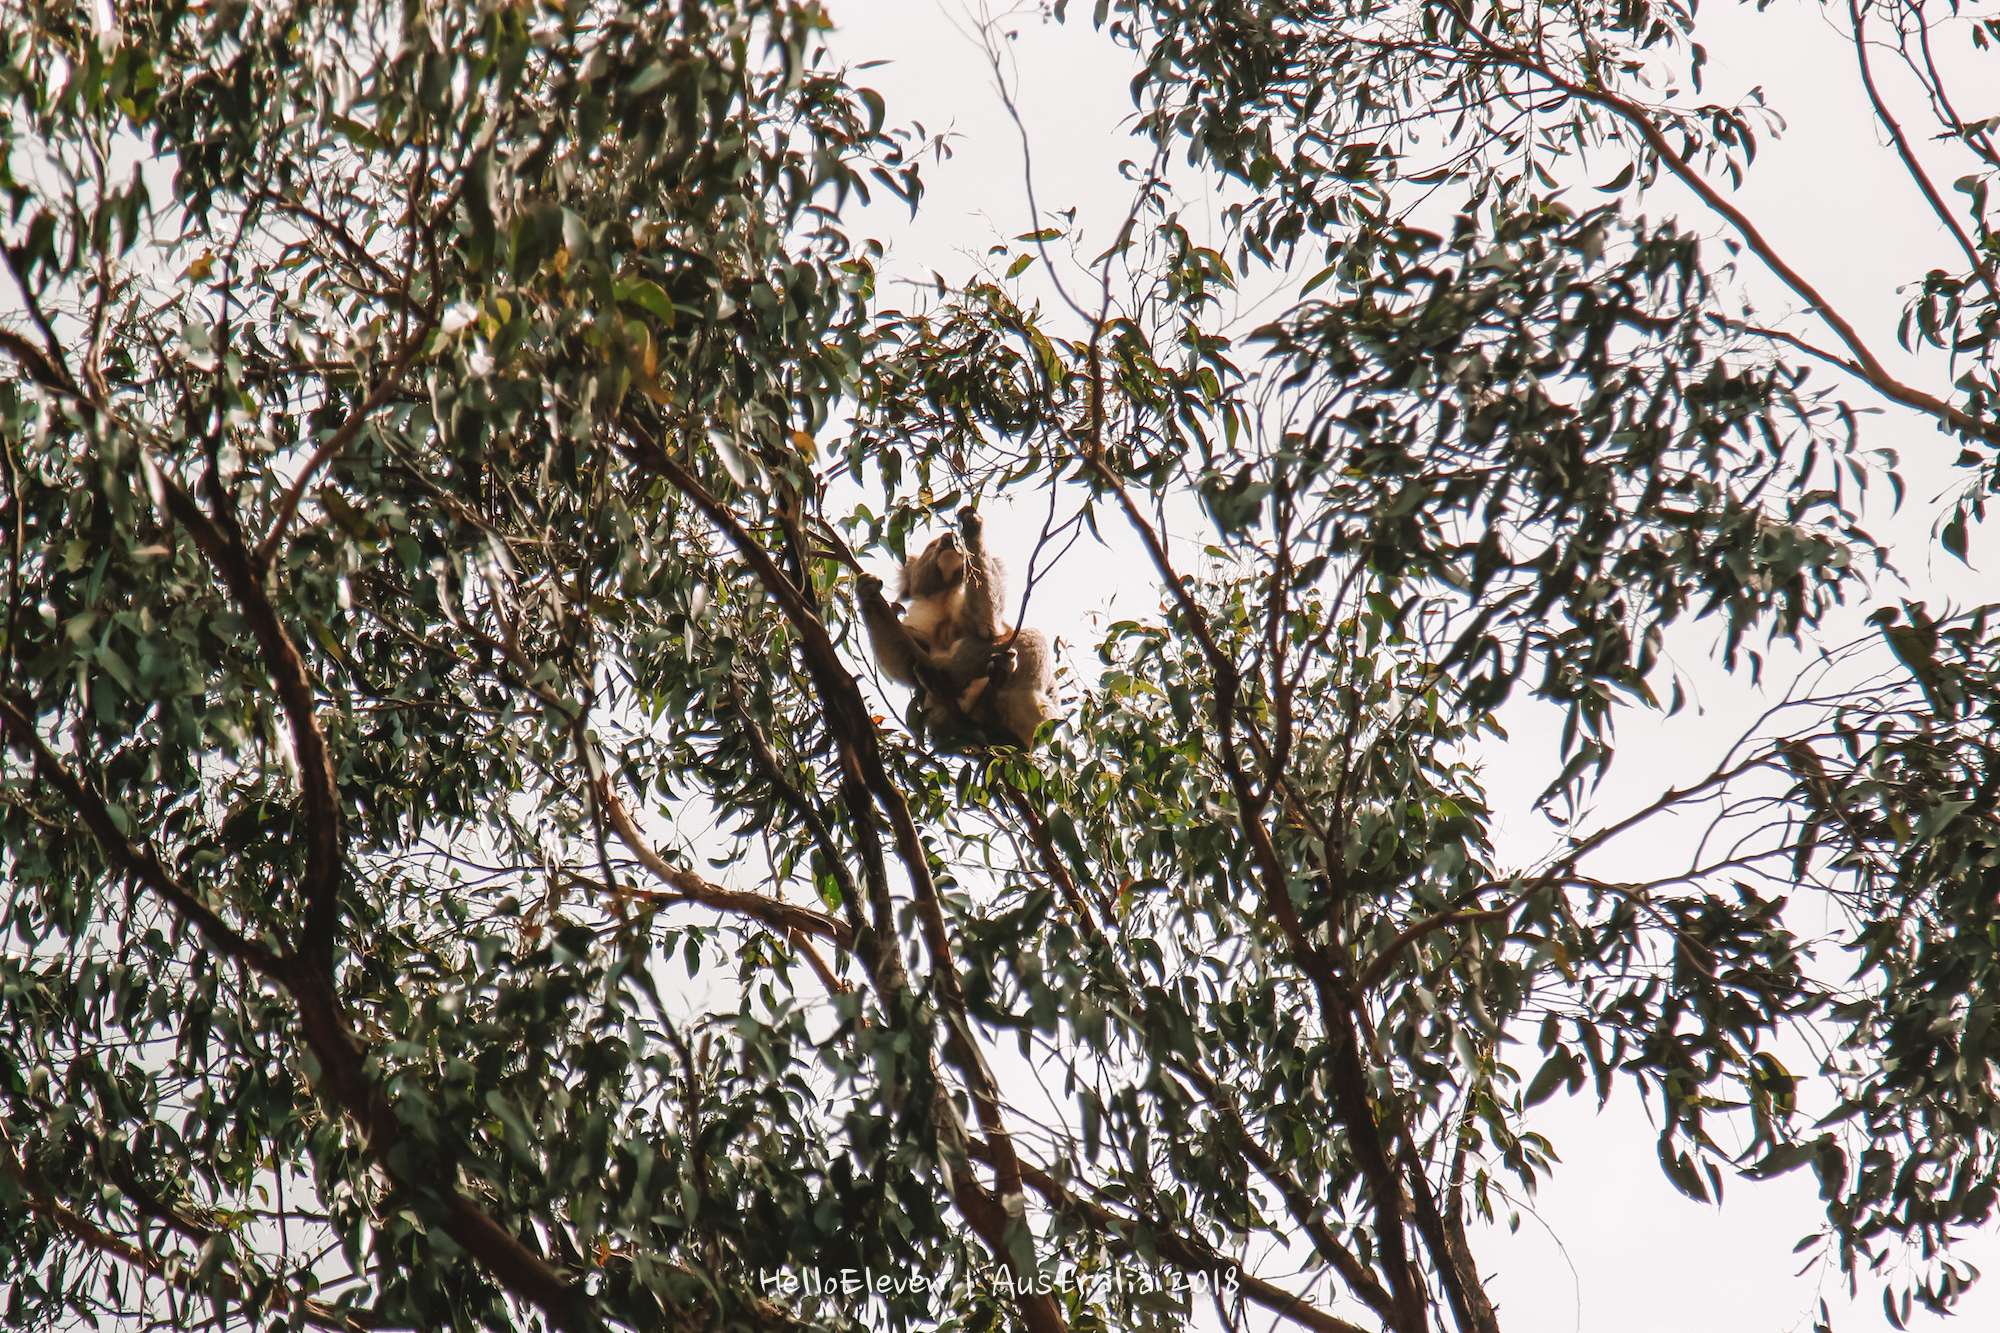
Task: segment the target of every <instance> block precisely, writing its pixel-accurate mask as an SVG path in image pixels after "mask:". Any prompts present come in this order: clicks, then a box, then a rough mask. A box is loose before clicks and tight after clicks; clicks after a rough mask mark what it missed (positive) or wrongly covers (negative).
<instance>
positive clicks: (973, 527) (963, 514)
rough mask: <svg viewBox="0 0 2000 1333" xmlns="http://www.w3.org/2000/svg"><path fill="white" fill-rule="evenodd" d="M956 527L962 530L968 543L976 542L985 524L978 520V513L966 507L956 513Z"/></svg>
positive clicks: (968, 506) (970, 507) (969, 506)
mask: <svg viewBox="0 0 2000 1333" xmlns="http://www.w3.org/2000/svg"><path fill="white" fill-rule="evenodd" d="M958 526H959V527H960V528H961V529H963V530H964V532H965V536H966V539H967V540H968V541H977V540H979V534H980V531H981V530H982V529H983V528H984V527H985V524H984V523H983V522H982V521H981V520H980V517H979V511H978V510H977V509H974V508H973V507H972V506H971V505H967V506H966V507H965V508H963V509H961V510H959V511H958Z"/></svg>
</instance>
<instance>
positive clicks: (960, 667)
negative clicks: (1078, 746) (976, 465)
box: [857, 508, 1055, 749]
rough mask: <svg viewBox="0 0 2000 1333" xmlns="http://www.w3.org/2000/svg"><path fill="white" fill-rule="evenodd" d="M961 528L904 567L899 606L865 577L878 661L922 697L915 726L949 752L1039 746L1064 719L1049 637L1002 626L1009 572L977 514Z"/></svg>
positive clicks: (862, 584)
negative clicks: (989, 545)
mask: <svg viewBox="0 0 2000 1333" xmlns="http://www.w3.org/2000/svg"><path fill="white" fill-rule="evenodd" d="M958 524H959V532H956V533H953V532H947V533H945V534H944V535H943V536H941V537H939V538H937V539H936V540H934V541H933V542H931V544H930V545H929V546H926V547H925V548H924V550H923V553H922V554H921V555H919V556H917V557H916V558H915V559H914V560H910V561H907V562H905V564H904V565H903V571H902V576H901V579H900V587H899V590H898V591H899V595H900V596H901V597H902V599H903V601H902V603H901V604H900V605H898V606H891V605H890V604H889V603H888V602H886V601H885V600H883V597H882V580H880V579H878V578H874V577H872V576H870V575H865V574H864V575H862V576H861V578H860V580H859V582H858V585H857V586H858V588H859V590H860V602H861V617H862V621H863V622H864V623H865V624H866V625H867V626H868V640H869V643H870V644H871V645H872V646H873V648H874V650H875V661H876V662H877V664H879V665H880V666H881V668H882V670H883V672H884V673H885V674H886V675H887V676H888V677H889V679H891V680H894V681H898V682H900V683H902V684H904V685H908V686H910V687H911V688H912V689H914V690H915V691H916V696H915V698H914V700H913V701H912V718H913V719H917V718H920V719H921V720H922V723H923V725H924V727H925V729H926V730H927V731H928V732H929V734H930V737H931V739H932V742H933V743H934V744H938V745H939V747H940V748H948V749H955V748H958V745H959V744H962V743H969V744H984V743H994V744H1002V745H1016V744H1018V745H1024V746H1025V745H1032V744H1033V743H1034V740H1035V729H1036V728H1037V727H1039V726H1041V724H1042V723H1043V722H1045V721H1047V720H1048V719H1049V718H1051V717H1053V716H1055V710H1054V708H1053V706H1052V705H1051V703H1050V696H1051V695H1052V694H1053V693H1054V690H1055V673H1054V668H1053V666H1052V664H1051V662H1050V660H1049V643H1048V639H1047V637H1046V636H1044V635H1043V634H1042V633H1041V631H1039V630H1033V629H1027V628H1025V627H1024V628H1022V629H1019V630H1016V629H1013V628H1011V627H1009V626H1008V625H1006V624H1004V623H1002V622H1001V620H1000V618H999V614H998V611H997V602H998V600H999V598H1000V596H1001V586H1002V585H1001V569H1000V564H999V562H998V561H996V560H994V559H993V558H992V557H991V556H989V555H988V554H987V553H986V545H985V525H984V524H983V523H981V521H980V518H979V515H978V514H976V513H974V512H973V511H972V510H971V509H970V508H967V509H962V510H960V511H959V515H958ZM961 534H962V536H961ZM899 611H900V612H901V615H900V616H899V615H898V614H897V613H898V612H899Z"/></svg>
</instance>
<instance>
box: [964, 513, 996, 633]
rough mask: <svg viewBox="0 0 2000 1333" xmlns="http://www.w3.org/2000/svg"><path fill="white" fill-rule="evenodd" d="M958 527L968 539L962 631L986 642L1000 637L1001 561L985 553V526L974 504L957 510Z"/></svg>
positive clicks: (966, 541)
mask: <svg viewBox="0 0 2000 1333" xmlns="http://www.w3.org/2000/svg"><path fill="white" fill-rule="evenodd" d="M958 530H959V532H960V533H961V534H962V535H963V537H964V539H965V606H964V609H963V610H961V611H960V612H959V629H960V631H961V632H962V633H964V634H966V635H969V636H970V637H972V638H975V639H979V640H981V641H982V642H985V643H988V644H990V643H993V642H994V641H995V640H997V639H998V638H999V637H1000V624H1001V621H1000V607H999V601H1000V597H1001V588H1002V586H1003V584H1002V575H1003V574H1004V572H1005V571H1003V570H1002V569H1001V567H1000V562H999V561H997V560H995V559H994V558H993V557H992V556H990V555H988V554H986V525H985V523H983V522H981V521H980V518H979V515H978V513H977V512H976V511H974V509H973V508H972V506H970V505H967V506H966V507H965V508H963V509H961V510H959V511H958Z"/></svg>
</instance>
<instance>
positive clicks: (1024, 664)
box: [976, 629, 1056, 746]
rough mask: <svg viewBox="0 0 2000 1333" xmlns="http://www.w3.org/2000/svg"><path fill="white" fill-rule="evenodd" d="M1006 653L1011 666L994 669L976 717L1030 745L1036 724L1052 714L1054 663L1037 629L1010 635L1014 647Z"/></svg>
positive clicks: (1043, 638)
mask: <svg viewBox="0 0 2000 1333" xmlns="http://www.w3.org/2000/svg"><path fill="white" fill-rule="evenodd" d="M1008 656H1010V657H1012V658H1013V659H1014V661H1013V665H1012V669H1011V670H1008V671H1006V672H1004V673H996V675H995V676H994V681H995V684H994V686H993V688H991V689H989V690H988V691H987V692H986V696H985V700H984V702H983V704H982V705H981V707H980V708H979V710H978V712H977V715H976V720H977V721H979V722H981V723H982V724H984V725H986V726H988V727H989V728H998V729H1004V730H1005V731H1007V732H1008V733H1010V734H1012V735H1013V736H1014V737H1015V739H1017V740H1018V741H1019V742H1020V743H1021V744H1022V745H1024V746H1026V745H1033V744H1034V743H1035V730H1036V728H1038V727H1040V726H1041V725H1042V723H1044V722H1046V721H1048V720H1049V719H1050V718H1052V717H1054V716H1055V715H1056V712H1055V704H1054V702H1053V700H1054V697H1055V686H1056V680H1055V664H1054V662H1053V660H1052V659H1051V657H1050V655H1049V641H1048V638H1047V637H1046V636H1045V635H1044V634H1043V633H1042V632H1041V631H1040V630H1035V629H1023V630H1021V631H1020V633H1018V634H1016V635H1015V636H1014V650H1013V652H1012V653H1010V654H1008Z"/></svg>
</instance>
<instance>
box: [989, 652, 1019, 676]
mask: <svg viewBox="0 0 2000 1333" xmlns="http://www.w3.org/2000/svg"><path fill="white" fill-rule="evenodd" d="M1020 664H1021V658H1020V655H1019V654H1018V653H1016V652H1015V651H1014V650H1013V649H1012V648H1006V649H1003V650H1001V651H1000V652H997V653H995V654H993V656H991V657H989V658H988V659H986V669H987V671H989V672H991V673H992V674H993V675H996V676H1003V677H1004V676H1011V675H1013V674H1014V668H1015V667H1017V666H1019V665H1020Z"/></svg>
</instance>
